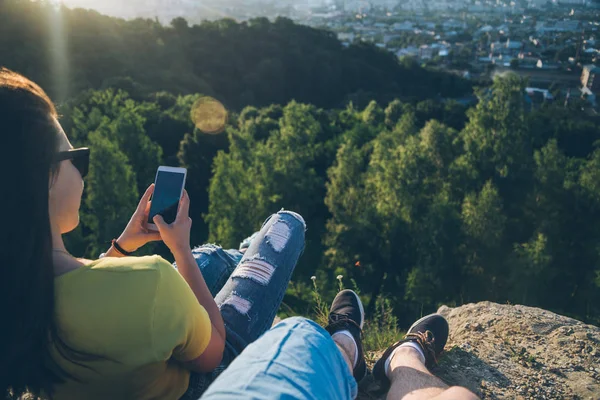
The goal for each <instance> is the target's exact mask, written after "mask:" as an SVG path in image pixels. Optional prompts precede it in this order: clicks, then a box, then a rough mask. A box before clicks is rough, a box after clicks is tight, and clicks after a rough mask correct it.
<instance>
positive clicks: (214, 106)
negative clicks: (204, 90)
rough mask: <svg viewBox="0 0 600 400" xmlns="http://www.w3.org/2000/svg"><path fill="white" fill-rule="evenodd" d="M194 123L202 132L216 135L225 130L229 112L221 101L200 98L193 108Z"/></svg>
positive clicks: (191, 113)
mask: <svg viewBox="0 0 600 400" xmlns="http://www.w3.org/2000/svg"><path fill="white" fill-rule="evenodd" d="M190 116H191V118H192V122H194V125H196V128H198V129H199V130H200V131H202V132H204V133H207V134H209V135H216V134H219V133H221V132H223V130H224V129H225V124H226V123H227V110H226V109H225V106H223V104H221V102H220V101H219V100H216V99H213V98H212V97H208V96H205V97H200V98H199V99H198V100H196V102H195V103H194V105H193V106H192V111H191V112H190Z"/></svg>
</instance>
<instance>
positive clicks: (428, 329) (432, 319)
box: [373, 314, 449, 389]
mask: <svg viewBox="0 0 600 400" xmlns="http://www.w3.org/2000/svg"><path fill="white" fill-rule="evenodd" d="M448 332H449V327H448V321H446V319H445V318H444V317H442V316H441V315H439V314H431V315H428V316H426V317H423V318H421V319H420V320H418V321H417V322H415V323H414V324H413V325H412V326H411V327H410V329H409V330H408V333H407V334H406V336H405V337H404V339H402V340H400V341H398V342H396V343H394V344H393V345H391V346H390V347H388V348H387V350H386V351H385V352H384V353H383V355H382V356H381V358H380V359H379V360H377V362H376V363H375V367H373V376H374V377H375V379H377V380H378V381H379V382H380V383H381V385H382V386H383V387H382V388H383V389H385V388H387V387H389V385H390V380H389V379H388V377H387V375H386V374H385V362H386V361H387V359H388V358H389V357H390V355H391V354H392V352H393V351H394V350H395V349H396V348H397V347H398V346H400V345H401V344H402V343H406V342H415V343H417V344H418V345H419V346H420V347H421V349H422V350H423V354H425V366H426V367H427V368H431V367H433V366H435V365H436V364H437V359H438V357H439V355H440V354H441V353H442V351H443V350H444V346H445V345H446V342H447V341H448Z"/></svg>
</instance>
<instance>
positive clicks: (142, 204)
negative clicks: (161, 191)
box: [136, 183, 154, 212]
mask: <svg viewBox="0 0 600 400" xmlns="http://www.w3.org/2000/svg"><path fill="white" fill-rule="evenodd" d="M153 192H154V183H153V184H152V185H150V186H148V189H146V191H145V192H144V195H143V196H142V198H141V199H140V202H139V204H138V206H137V210H136V211H137V212H143V211H145V210H146V204H148V200H150V196H152V193H153Z"/></svg>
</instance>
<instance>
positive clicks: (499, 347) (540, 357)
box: [359, 302, 600, 400]
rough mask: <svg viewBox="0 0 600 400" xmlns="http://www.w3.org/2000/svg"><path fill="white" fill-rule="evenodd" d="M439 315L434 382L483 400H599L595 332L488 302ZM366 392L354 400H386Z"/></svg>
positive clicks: (598, 336)
mask: <svg viewBox="0 0 600 400" xmlns="http://www.w3.org/2000/svg"><path fill="white" fill-rule="evenodd" d="M438 313H440V314H442V315H443V316H444V317H446V319H447V320H448V323H449V325H450V337H449V340H448V344H447V345H446V351H445V353H444V354H442V356H441V357H440V360H439V365H438V367H436V368H435V369H434V374H435V375H437V376H438V377H440V378H441V379H442V380H443V381H445V382H446V383H447V384H448V385H452V386H453V385H458V386H464V387H466V388H468V389H470V390H471V391H473V392H474V393H475V394H477V395H478V396H480V397H481V398H482V399H536V400H537V399H552V400H555V399H556V400H559V399H576V398H579V399H596V400H598V399H600V380H599V378H598V372H600V368H599V366H600V360H599V359H598V358H595V356H597V355H599V354H600V328H598V327H596V326H592V325H586V324H584V323H582V322H580V321H577V320H574V319H571V318H567V317H564V316H561V315H557V314H553V313H551V312H549V311H545V310H542V309H539V308H532V307H525V306H520V305H515V306H513V305H501V304H495V303H491V302H482V303H476V304H466V305H464V306H461V307H456V308H450V307H447V306H442V307H440V308H439V310H438ZM517 316H519V317H517ZM479 332H484V333H479ZM590 349H591V352H590ZM383 350H385V349H381V352H382V351H383ZM381 352H379V353H377V354H370V355H369V357H368V358H369V359H374V360H375V359H377V358H379V356H380V355H381ZM371 366H372V365H371ZM370 385H374V384H373V383H372V381H371V383H370V384H369V383H367V384H366V386H363V385H361V392H362V393H361V395H359V399H361V400H362V399H365V400H366V399H369V400H371V399H385V393H383V394H382V393H380V392H373V391H371V389H370ZM365 392H366V393H365Z"/></svg>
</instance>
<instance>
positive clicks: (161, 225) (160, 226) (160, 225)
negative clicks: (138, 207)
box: [152, 214, 167, 232]
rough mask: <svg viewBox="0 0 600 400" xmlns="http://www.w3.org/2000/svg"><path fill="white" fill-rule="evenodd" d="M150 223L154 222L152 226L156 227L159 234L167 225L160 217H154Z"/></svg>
mask: <svg viewBox="0 0 600 400" xmlns="http://www.w3.org/2000/svg"><path fill="white" fill-rule="evenodd" d="M152 221H153V222H154V225H156V227H157V228H158V231H159V232H160V231H162V230H163V229H165V228H166V227H167V223H166V222H165V220H164V219H163V217H162V215H158V214H157V215H155V216H154V218H152Z"/></svg>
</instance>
